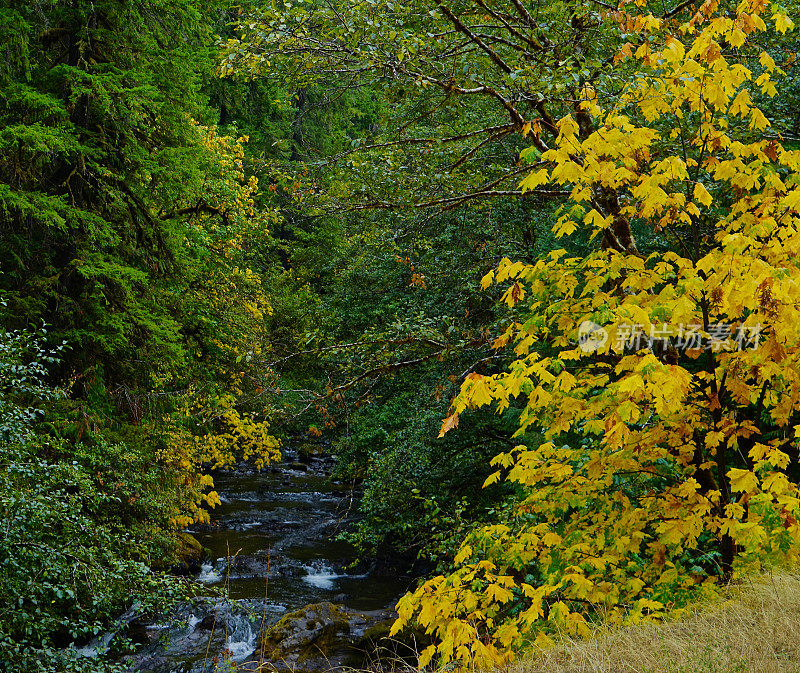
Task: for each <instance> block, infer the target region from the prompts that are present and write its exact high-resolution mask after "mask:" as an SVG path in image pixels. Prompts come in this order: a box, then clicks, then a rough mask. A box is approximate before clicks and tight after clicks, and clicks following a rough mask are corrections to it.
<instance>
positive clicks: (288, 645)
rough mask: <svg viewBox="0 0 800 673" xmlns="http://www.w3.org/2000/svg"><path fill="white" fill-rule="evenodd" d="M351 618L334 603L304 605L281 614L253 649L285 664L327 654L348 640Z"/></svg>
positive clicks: (323, 656)
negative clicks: (282, 615)
mask: <svg viewBox="0 0 800 673" xmlns="http://www.w3.org/2000/svg"><path fill="white" fill-rule="evenodd" d="M351 619H352V615H350V614H348V613H347V612H346V611H345V610H343V609H342V608H340V607H338V606H336V605H334V604H333V603H327V602H326V603H314V604H312V605H307V606H306V607H304V608H301V609H300V610H296V611H294V612H290V613H289V614H287V615H285V616H284V617H283V618H281V620H280V621H279V622H278V623H277V624H275V626H273V627H272V628H270V629H269V630H268V631H267V632H266V633H265V634H264V636H263V637H262V639H261V640H260V642H259V643H258V646H257V648H256V651H257V652H263V653H264V654H265V656H267V657H268V658H269V659H270V660H272V661H274V662H282V663H285V664H287V665H293V664H295V663H298V662H308V661H309V660H313V659H317V658H323V659H324V658H327V657H329V656H330V655H331V654H332V653H333V652H335V651H336V650H338V649H341V648H342V647H343V646H345V645H347V644H348V642H347V638H346V636H347V635H348V634H349V632H350V621H351ZM307 667H308V668H312V667H311V666H307Z"/></svg>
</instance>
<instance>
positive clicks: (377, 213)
mask: <svg viewBox="0 0 800 673" xmlns="http://www.w3.org/2000/svg"><path fill="white" fill-rule="evenodd" d="M384 4H386V3H382V4H381V6H380V7H378V8H377V9H376V10H375V11H374V13H373V14H372V15H371V16H373V18H375V21H376V25H375V26H370V27H369V28H367V27H366V23H363V24H359V30H360V31H362V32H361V33H359V34H358V35H357V36H355V37H353V38H352V39H353V40H356V39H357V40H358V41H359V44H361V45H368V47H364V51H363V52H361V53H359V54H354V53H353V52H347V50H346V46H347V40H346V39H343V40H342V41H341V42H340V44H342V45H344V46H342V47H341V48H342V50H343V53H347V54H349V55H348V57H347V58H343V59H342V60H341V62H340V65H341V63H344V64H345V65H346V66H347V67H346V68H343V67H338V69H337V67H335V64H334V63H333V60H331V58H330V57H328V56H324V55H320V54H316V53H314V52H313V50H312V51H305V52H304V51H302V50H301V49H299V48H298V50H297V52H296V53H293V52H291V51H288V50H285V51H284V52H283V54H281V53H280V49H277V48H273V47H272V46H271V43H270V39H277V38H275V33H281V31H284V33H283V34H284V37H285V31H286V28H285V26H283V25H282V24H281V23H280V22H281V21H282V20H289V19H286V18H285V17H284V18H282V16H281V11H282V10H281V8H277V9H276V8H275V7H272V6H269V7H264V6H261V3H258V2H255V1H253V0H248V1H247V2H237V3H234V2H231V1H229V0H204V1H202V2H201V1H200V0H148V1H147V2H145V1H137V0H93V1H92V2H89V1H88V0H63V1H59V2H50V1H48V0H35V1H32V2H25V3H19V2H16V1H14V0H2V1H0V35H2V43H3V45H4V59H3V62H2V63H0V91H1V92H2V95H0V146H2V153H1V154H0V260H2V268H1V272H0V325H1V326H2V327H0V435H1V436H0V440H1V441H2V445H1V447H2V448H1V449H0V451H1V453H0V507H1V508H2V510H3V512H4V516H3V521H2V522H0V531H1V532H0V536H2V538H1V541H0V569H1V570H0V573H1V574H0V651H2V655H0V669H2V670H9V671H10V670H20V671H27V670H30V671H33V670H82V667H85V666H87V665H88V664H86V662H82V660H80V659H79V658H76V657H74V656H73V655H71V654H70V652H69V651H68V650H67V649H65V648H66V647H67V646H68V645H70V644H71V643H79V644H80V643H85V642H87V641H88V640H89V639H90V638H91V637H92V636H94V635H96V634H97V633H99V632H101V631H103V630H104V629H106V628H107V627H108V625H109V624H110V623H111V622H112V621H113V619H114V618H115V617H116V616H117V615H119V614H120V613H121V612H122V611H124V610H125V609H126V608H127V607H129V606H130V605H131V603H132V602H133V601H138V602H140V603H141V604H142V605H145V606H149V605H157V604H159V605H160V604H163V603H164V602H168V601H169V600H170V599H171V598H176V597H179V596H182V595H184V594H185V593H186V592H187V591H188V590H189V589H188V587H187V586H185V585H183V584H181V582H180V581H178V580H177V579H175V578H174V577H172V576H170V575H167V574H163V573H162V572H161V571H164V570H166V569H173V570H174V569H176V568H179V567H180V565H181V563H182V558H184V557H185V553H186V546H187V545H191V541H190V540H187V539H186V537H185V536H182V535H181V534H180V533H179V531H180V530H182V529H183V528H185V527H186V525H188V524H189V523H191V522H193V521H198V520H200V521H202V520H203V519H204V517H205V518H207V517H208V510H209V509H210V508H212V507H213V505H214V504H215V502H217V501H218V498H217V497H216V494H215V493H214V491H213V478H212V477H210V476H208V475H209V474H211V473H212V472H213V471H214V470H216V469H220V468H224V467H226V466H232V465H235V464H236V463H237V462H239V461H242V460H252V461H255V462H256V463H257V464H259V465H264V464H266V463H267V462H269V461H274V460H276V459H277V458H278V457H279V451H280V446H281V445H291V446H294V447H300V448H302V450H307V451H319V450H324V451H327V452H331V453H333V454H334V455H335V456H337V458H338V462H337V477H339V478H342V479H346V480H348V481H350V482H351V483H352V484H353V485H354V487H356V486H357V487H358V488H360V489H362V490H363V496H362V498H361V501H360V514H359V520H358V522H357V524H356V526H355V528H354V529H353V530H352V531H350V533H349V536H350V539H351V540H352V541H353V542H355V543H356V545H357V546H358V548H359V550H360V552H361V553H362V554H363V555H364V556H365V557H367V558H371V559H378V560H379V561H380V562H381V563H383V564H387V565H388V564H394V565H396V566H397V567H398V568H400V569H403V570H409V569H414V570H416V571H417V572H418V573H420V574H424V573H429V572H431V571H433V570H434V569H436V568H437V567H439V568H444V569H446V568H448V567H449V565H450V564H451V559H452V557H453V555H454V554H455V552H456V550H457V549H458V548H459V546H460V544H461V542H462V540H463V539H464V537H465V536H466V535H467V533H468V532H469V531H470V530H471V529H473V528H475V527H476V526H477V525H478V524H479V523H480V524H485V523H487V522H492V521H503V520H505V518H506V516H507V513H508V511H509V510H510V508H512V507H513V506H514V504H515V502H517V500H518V499H519V497H520V491H519V489H518V488H517V487H516V486H514V485H513V484H509V483H500V482H498V483H496V484H494V485H491V486H489V487H487V488H483V485H484V482H485V481H486V480H487V477H489V476H490V475H491V474H492V473H493V472H494V467H492V466H491V465H490V460H491V459H492V458H493V457H494V456H496V455H497V454H499V453H502V452H504V451H509V450H510V449H512V448H513V447H514V446H516V445H517V444H519V443H520V440H519V439H518V438H512V434H513V433H514V432H515V430H517V428H518V427H519V423H520V415H521V414H522V413H523V410H524V408H525V404H524V401H512V402H511V404H510V406H509V407H508V408H507V409H505V410H504V412H503V413H501V414H498V413H494V411H493V410H490V409H487V408H484V409H477V410H475V411H474V412H473V413H471V414H468V415H466V414H465V415H464V416H462V418H461V421H460V425H459V427H458V431H457V432H451V433H448V434H446V435H445V436H443V437H441V438H439V437H438V435H439V431H440V427H441V424H442V419H443V418H446V417H448V413H449V411H448V410H449V409H450V405H451V401H452V400H453V398H454V396H455V395H456V394H457V393H458V391H459V389H460V386H461V383H462V381H463V380H464V379H465V377H468V376H469V375H470V374H472V373H478V374H481V375H492V374H495V373H498V372H501V371H503V370H504V369H505V368H506V367H507V366H508V365H509V364H510V363H511V362H512V361H514V360H515V358H516V356H515V354H514V352H511V351H507V350H502V349H498V348H496V347H494V346H496V345H497V343H496V339H497V338H498V336H499V335H501V334H503V333H504V331H505V330H506V328H507V326H508V325H509V324H511V323H512V322H513V321H515V320H518V319H519V316H520V315H522V314H523V313H524V307H523V306H521V305H517V303H516V302H515V301H505V302H504V301H501V299H502V298H504V297H506V296H507V295H506V294H504V290H503V288H501V287H494V286H492V287H488V288H487V287H484V288H482V287H481V279H482V278H483V277H484V276H485V274H486V273H487V272H488V271H489V270H490V269H492V268H495V267H496V266H497V265H498V263H499V262H500V261H501V260H502V259H503V258H509V259H512V260H519V261H521V262H525V263H534V262H536V261H537V260H539V259H544V258H547V255H548V253H549V252H551V251H552V250H554V249H556V248H564V247H566V248H567V249H568V251H569V253H570V254H573V255H584V254H589V253H590V252H591V251H592V250H595V249H596V248H597V247H598V243H597V241H593V240H591V231H588V230H587V231H585V232H581V231H578V232H577V233H576V234H575V235H574V236H572V237H570V239H569V240H568V241H567V242H566V243H565V242H564V241H563V240H562V241H557V240H556V237H555V235H554V234H553V232H552V227H553V224H554V223H555V220H556V217H557V216H556V211H557V209H558V206H559V200H563V197H564V194H565V192H564V191H563V190H562V191H560V190H559V189H557V188H552V189H532V190H530V191H527V192H526V193H524V195H523V192H522V190H521V189H520V188H519V182H520V181H521V180H522V179H523V178H524V177H525V175H527V174H528V172H530V170H531V168H532V164H536V165H539V164H538V163H537V162H538V157H539V156H540V151H539V150H537V149H536V147H535V143H534V147H533V153H531V150H530V149H529V148H530V146H531V138H530V137H528V133H529V131H530V124H529V125H528V128H527V129H523V128H522V127H524V125H522V127H520V128H518V126H520V125H517V126H515V124H516V121H514V117H513V114H512V115H511V118H512V123H511V124H510V125H509V123H508V119H509V110H508V105H505V106H504V105H503V104H499V103H498V101H497V97H496V96H490V97H488V98H487V97H483V96H471V95H469V93H464V92H465V91H466V85H456V84H453V85H452V86H450V88H449V89H448V82H449V81H450V80H449V79H448V78H452V80H453V82H455V81H456V79H459V78H461V77H462V74H463V76H464V77H465V78H467V79H469V78H473V79H481V78H482V79H483V81H485V82H489V81H491V82H493V84H492V87H494V88H493V90H494V91H500V92H501V94H502V96H506V101H508V100H513V101H516V102H515V103H514V104H515V105H516V104H517V102H518V103H519V106H520V107H521V106H523V104H524V105H528V106H529V107H530V109H532V110H534V111H537V110H538V112H537V119H539V120H540V122H539V123H540V129H539V131H540V132H541V133H543V134H544V133H546V132H548V131H555V127H554V126H553V124H554V121H553V120H555V119H559V118H560V117H561V116H562V115H563V114H566V112H567V111H568V110H569V109H570V106H571V103H570V102H569V100H568V98H569V97H568V96H566V97H564V96H562V97H561V98H559V96H561V94H562V93H563V92H564V91H566V90H569V89H570V87H572V88H573V89H574V88H575V87H581V86H583V85H584V84H585V83H586V81H587V79H589V78H592V81H601V80H602V81H604V83H605V86H607V88H608V89H609V90H613V89H614V81H615V80H618V81H624V79H625V78H626V77H627V76H628V75H629V72H628V71H626V69H625V67H626V66H625V65H624V64H620V66H619V67H618V68H613V69H609V68H608V67H607V66H608V63H607V62H606V61H604V59H605V58H606V57H605V53H607V52H609V50H610V49H612V48H613V49H616V48H618V46H619V44H618V43H617V42H616V40H617V37H615V35H613V34H611V33H605V32H603V31H600V30H595V29H594V28H593V27H592V26H593V25H594V24H593V23H592V22H595V21H596V20H597V14H596V10H597V9H598V8H597V7H596V6H594V5H591V3H590V4H589V5H586V4H582V3H572V2H559V3H556V4H554V5H553V7H552V8H551V9H550V19H549V21H550V23H549V24H547V25H545V24H542V26H541V30H540V33H541V34H540V35H539V37H538V38H535V39H539V40H540V41H545V42H546V41H547V40H550V41H552V43H553V44H555V43H558V45H560V46H559V47H558V50H560V53H557V52H558V50H556V49H555V48H554V49H553V54H554V55H553V57H552V58H553V59H554V63H555V65H554V64H553V63H547V64H539V66H537V67H540V72H539V74H538V75H537V77H538V78H539V81H537V82H532V81H531V78H532V77H533V76H532V75H529V74H528V75H525V77H527V78H528V80H526V82H525V83H524V84H520V83H519V82H515V81H514V79H513V78H510V76H509V74H508V73H507V72H504V71H503V67H502V66H501V65H499V64H498V60H500V63H503V61H502V58H501V57H499V56H497V54H495V56H496V58H494V59H492V58H487V57H485V56H482V57H481V58H479V57H477V56H475V55H474V54H473V53H472V52H471V51H470V50H469V49H467V50H464V51H460V49H461V47H457V46H456V45H455V42H458V40H456V38H453V37H452V36H448V37H447V38H446V39H444V40H442V39H440V38H441V36H439V38H437V39H434V36H433V35H432V34H427V33H426V30H427V27H426V25H425V23H424V21H425V20H424V16H423V17H422V18H420V19H419V25H417V26H416V27H414V26H412V25H411V24H410V19H409V18H408V17H407V16H399V17H398V16H396V15H395V14H392V12H394V11H395V9H394V7H392V8H389V9H387V8H386V7H384V6H383V5H384ZM388 4H391V3H388ZM478 4H481V3H478ZM597 4H598V5H604V3H597ZM590 5H591V6H590ZM297 6H298V7H300V9H301V10H302V9H303V7H306V8H307V12H308V13H306V14H301V18H299V19H297V21H298V24H302V25H303V27H304V29H305V28H307V27H308V26H310V25H314V26H318V24H315V23H314V21H312V20H311V18H309V17H310V16H311V15H312V14H313V12H314V7H316V6H315V5H314V3H305V4H304V3H299V4H298V5H297ZM312 6H314V7H312ZM415 6H416V5H414V7H415ZM320 7H322V5H320ZM325 7H327V5H326V6H325ZM414 7H410V8H409V9H408V11H409V12H411V11H412V10H413V11H416V10H415V9H414ZM793 7H794V9H795V10H796V7H795V6H794V5H793ZM320 11H321V10H320ZM448 11H449V10H448ZM465 11H466V10H465ZM486 11H487V12H489V10H488V9H487V10H486ZM401 13H402V12H401V11H400V9H398V10H397V14H398V15H399V14H401ZM489 13H491V12H489ZM788 14H789V15H790V16H791V15H792V11H791V10H790V11H788ZM794 15H795V17H796V16H797V12H796V11H795V13H794ZM390 16H391V17H393V18H394V19H396V23H397V25H398V26H399V25H400V24H401V23H402V24H403V30H405V31H406V32H405V33H403V34H398V32H397V31H400V28H393V27H392V26H391V25H381V23H380V21H381V20H383V18H388V17H390ZM313 18H314V20H316V19H317V18H319V17H316V16H314V17H313ZM323 18H324V17H323ZM412 18H413V17H412ZM495 18H496V19H497V17H495ZM401 19H402V21H401ZM320 20H322V19H320ZM497 21H500V22H501V23H502V22H503V21H506V19H505V18H504V15H502V16H500V18H499V19H497ZM412 23H413V22H412ZM256 25H258V26H260V27H261V28H256ZM321 25H323V26H325V25H326V24H325V23H324V22H323V23H322V24H321ZM265 26H266V28H264V27H265ZM316 29H317V28H314V30H316ZM340 29H341V27H338V28H337V27H334V28H330V30H331V31H335V30H340ZM326 30H327V29H326ZM270 31H273V32H272V33H271V32H270ZM300 32H301V31H300ZM311 32H312V33H313V30H312V31H311ZM282 39H283V38H282ZM298 39H299V38H298ZM531 39H534V38H531ZM529 41H530V40H529ZM276 44H277V43H276ZM398 44H399V45H402V47H401V49H400V50H397V49H396V47H397V45H398ZM425 45H428V46H430V45H436V46H435V49H434V50H433V51H432V52H430V53H426V55H425V57H424V59H423V57H422V56H420V54H421V53H422V51H423V49H424V48H425ZM772 46H775V47H776V49H778V50H779V51H780V52H781V53H782V54H783V55H784V57H785V58H784V61H783V64H782V67H783V68H784V69H785V70H786V73H787V74H786V77H785V78H784V79H783V80H782V84H781V91H780V95H779V96H776V97H766V96H763V98H764V100H763V101H761V103H762V105H763V109H764V110H765V113H766V114H767V116H768V117H769V119H770V122H771V124H772V129H774V132H775V133H776V134H778V133H779V134H781V136H782V138H783V141H784V143H785V145H786V147H796V146H797V144H798V143H799V142H800V113H798V110H800V76H798V72H797V67H796V65H795V63H796V60H795V59H794V54H796V52H797V51H798V48H797V42H796V38H794V37H790V34H787V35H783V36H782V37H780V38H776V42H775V44H774V45H772ZM370 49H371V50H372V51H371V52H370V53H367V52H368V51H369V50H370ZM509 49H511V48H509ZM402 50H406V52H403V51H402ZM436 50H438V51H436ZM498 51H499V50H498ZM512 51H513V49H512ZM387 54H388V56H387ZM415 57H416V58H418V60H420V61H421V60H424V61H425V63H426V64H427V67H429V68H430V70H428V71H427V72H426V73H425V74H424V75H420V74H419V73H418V72H412V71H413V70H414V68H416V67H421V66H419V62H417V61H414V58H415ZM548 58H549V57H548ZM359 59H360V60H359ZM370 59H371V60H370ZM381 59H383V60H381ZM389 61H391V63H389ZM484 61H485V62H484ZM359 62H360V63H364V62H369V63H370V67H369V68H364V69H362V70H359V66H358V63H359ZM407 63H411V65H408V69H409V70H408V71H406V72H403V67H405V66H401V64H407ZM545 66H546V67H545ZM437 69H438V70H437ZM498 69H499V72H500V74H499V75H497V74H496V72H495V71H496V70H498ZM610 70H613V72H609V71H610ZM598 72H602V75H598V74H597V73H598ZM365 73H366V75H365ZM424 78H428V80H430V83H431V85H430V86H429V87H426V86H420V85H419V82H420V81H421V79H424ZM493 78H496V80H497V81H494V79H493ZM439 84H442V86H439ZM487 86H488V85H487ZM598 86H599V85H598ZM503 87H505V88H503ZM537 87H538V88H537ZM522 89H529V90H534V89H536V90H537V91H539V92H540V94H537V95H538V96H539V97H538V98H535V100H534V99H531V100H527V101H526V100H525V99H524V98H518V99H515V96H516V95H517V94H516V93H515V92H518V91H519V90H522ZM501 94H498V96H500V95H501ZM502 96H501V98H502ZM547 100H553V101H556V102H554V103H553V104H552V106H551V107H549V108H547V109H546V110H545V107H543V105H544V103H543V101H547ZM549 127H552V128H549ZM523 130H524V132H523ZM633 227H634V231H635V233H636V236H637V241H638V245H639V247H640V248H641V249H645V248H647V249H649V250H655V251H665V250H668V249H670V243H669V241H668V240H667V238H666V237H665V235H663V233H661V232H658V231H654V230H653V229H652V228H648V227H646V226H644V225H643V224H641V223H637V222H634V225H633ZM548 348H549V347H548ZM537 437H539V435H538V431H537V430H536V429H535V428H531V429H530V430H529V431H528V434H527V437H526V442H528V443H534V442H535V441H536V439H537ZM98 665H100V664H98V663H97V661H92V662H91V666H90V668H91V670H97V668H96V667H97V666H98Z"/></svg>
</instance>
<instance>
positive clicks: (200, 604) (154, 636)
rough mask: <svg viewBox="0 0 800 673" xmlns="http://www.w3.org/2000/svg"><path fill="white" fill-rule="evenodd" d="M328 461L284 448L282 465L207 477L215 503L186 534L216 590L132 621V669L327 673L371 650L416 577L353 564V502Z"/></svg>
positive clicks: (202, 578) (203, 577) (201, 576)
mask: <svg viewBox="0 0 800 673" xmlns="http://www.w3.org/2000/svg"><path fill="white" fill-rule="evenodd" d="M334 465H335V463H334V460H333V458H331V457H329V456H307V457H305V459H304V460H303V461H302V462H301V461H300V460H299V457H298V455H297V453H295V452H293V451H290V450H286V451H284V462H283V463H281V464H278V465H275V466H270V467H268V468H265V469H263V470H260V471H259V470H255V469H253V468H251V467H247V466H239V467H238V468H237V469H235V470H232V471H229V472H221V473H219V474H217V475H215V477H214V482H215V489H216V491H217V493H218V494H219V496H220V500H221V501H222V504H221V505H218V506H217V507H216V508H215V510H214V511H213V512H212V513H211V524H210V525H204V526H197V527H194V528H191V529H189V531H188V532H189V533H191V534H192V535H193V536H194V537H195V538H196V539H197V540H198V541H199V542H200V544H201V545H202V546H203V547H204V548H205V551H206V556H207V558H205V559H204V561H203V562H202V565H201V568H200V569H199V573H198V574H197V578H196V579H197V581H198V582H199V583H201V584H202V585H204V586H205V587H216V588H221V589H222V590H223V596H222V597H220V596H211V595H209V596H206V597H203V598H200V599H197V600H194V601H192V602H187V603H185V604H182V605H180V606H179V608H178V613H177V615H176V616H175V619H173V620H170V621H167V620H164V621H163V623H162V622H161V620H156V621H149V622H148V621H146V620H141V619H136V620H134V621H133V622H132V623H131V624H130V626H129V629H128V630H129V631H130V634H131V637H132V638H133V639H134V640H136V641H138V642H139V643H141V646H140V648H139V649H138V651H137V653H136V654H134V655H130V656H128V657H126V659H125V663H126V665H127V666H129V668H130V670H132V671H150V672H152V673H212V672H214V671H219V670H230V669H231V668H235V669H236V670H258V667H259V666H265V668H264V670H269V669H273V670H290V669H291V670H293V671H300V670H303V671H322V670H326V671H329V670H337V669H342V668H343V667H347V666H353V665H359V664H361V663H363V660H365V659H366V660H373V658H374V650H375V646H376V644H377V643H378V642H379V641H380V639H381V637H382V636H385V635H386V633H387V632H388V627H389V625H390V623H391V622H392V621H393V617H394V611H393V606H394V604H395V603H396V601H397V599H398V598H399V597H400V596H402V595H403V593H404V592H405V591H406V590H407V589H408V588H409V586H410V585H411V582H412V580H411V579H410V578H409V577H408V576H403V575H400V574H390V573H387V572H386V571H385V570H384V571H379V570H377V569H376V568H370V567H365V566H364V565H363V564H361V565H359V564H356V552H355V550H354V549H353V547H352V546H351V545H349V544H348V543H346V542H343V541H341V540H338V539H337V537H338V536H339V534H340V533H341V532H343V531H344V530H346V527H347V526H348V524H349V523H350V522H351V521H352V517H353V515H354V513H355V510H356V507H357V502H356V499H355V496H354V493H353V490H352V489H351V488H350V487H349V485H346V484H343V483H341V482H337V481H334V480H332V479H331V478H330V475H331V473H332V471H333V467H334ZM207 593H209V594H211V593H213V592H211V591H208V592H207ZM370 650H372V651H370ZM226 667H227V668H226Z"/></svg>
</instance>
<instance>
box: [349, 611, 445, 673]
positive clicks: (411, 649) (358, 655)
mask: <svg viewBox="0 0 800 673" xmlns="http://www.w3.org/2000/svg"><path fill="white" fill-rule="evenodd" d="M395 619H396V617H391V618H389V619H383V620H381V621H379V622H376V623H374V624H372V625H371V626H370V627H369V628H368V629H366V630H365V631H364V634H363V635H362V636H361V638H359V640H358V642H357V643H356V644H355V646H354V648H353V652H354V655H353V656H351V657H350V658H349V659H348V661H347V663H348V664H349V665H350V666H351V667H352V668H364V667H365V666H367V665H368V664H375V663H383V664H386V663H388V664H391V665H395V664H398V663H400V662H404V664H407V665H409V666H411V667H412V668H414V667H416V665H417V657H418V655H419V653H420V652H421V651H422V650H423V649H425V648H426V647H427V646H428V645H431V644H432V642H433V641H432V639H431V636H429V635H427V634H426V633H425V632H424V631H423V630H422V629H416V628H412V627H409V626H407V627H406V628H404V629H403V630H402V631H400V632H399V633H396V634H395V635H393V636H392V635H389V634H390V633H391V630H392V626H393V625H394V622H395ZM391 665H390V666H389V668H392V666H391Z"/></svg>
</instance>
